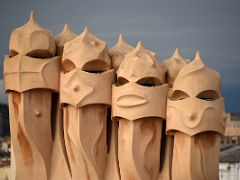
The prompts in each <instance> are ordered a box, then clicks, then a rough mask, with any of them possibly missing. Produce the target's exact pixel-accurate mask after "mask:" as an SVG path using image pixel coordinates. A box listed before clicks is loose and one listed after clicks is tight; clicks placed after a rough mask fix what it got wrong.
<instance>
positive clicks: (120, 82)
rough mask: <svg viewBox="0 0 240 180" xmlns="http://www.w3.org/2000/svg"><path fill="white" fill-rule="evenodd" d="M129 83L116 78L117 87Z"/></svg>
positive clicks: (121, 78) (123, 79)
mask: <svg viewBox="0 0 240 180" xmlns="http://www.w3.org/2000/svg"><path fill="white" fill-rule="evenodd" d="M128 82H129V81H128V80H127V79H125V78H124V77H118V78H117V86H122V85H124V84H127V83H128Z"/></svg>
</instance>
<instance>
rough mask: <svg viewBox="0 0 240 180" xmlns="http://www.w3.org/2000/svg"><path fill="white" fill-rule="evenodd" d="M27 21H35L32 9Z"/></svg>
mask: <svg viewBox="0 0 240 180" xmlns="http://www.w3.org/2000/svg"><path fill="white" fill-rule="evenodd" d="M29 22H31V23H36V17H35V12H34V11H31V13H30V16H29Z"/></svg>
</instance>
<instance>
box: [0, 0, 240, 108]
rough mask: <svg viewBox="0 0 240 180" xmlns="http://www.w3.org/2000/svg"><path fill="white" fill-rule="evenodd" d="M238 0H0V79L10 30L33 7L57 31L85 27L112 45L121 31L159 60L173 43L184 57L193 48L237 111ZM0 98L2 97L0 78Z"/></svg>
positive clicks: (77, 30) (39, 18)
mask: <svg viewBox="0 0 240 180" xmlns="http://www.w3.org/2000/svg"><path fill="white" fill-rule="evenodd" d="M239 9H240V1H239V0H211V1H209V0H95V1H93V0H87V1H83V0H71V1H70V0H69V1H66V0H41V1H39V0H31V1H29V0H28V1H27V0H21V1H19V0H3V1H1V5H0V57H2V58H1V60H0V61H1V63H0V79H2V78H3V74H2V72H3V67H2V66H3V59H4V55H5V54H8V41H9V37H10V34H11V31H12V30H13V29H15V28H16V27H19V26H22V25H23V24H24V23H26V21H27V20H28V16H29V14H30V11H32V10H34V11H35V13H36V18H37V21H38V22H39V23H40V24H41V25H43V26H44V27H46V28H48V29H50V30H51V31H52V32H53V33H54V34H57V33H59V32H60V31H61V29H62V28H63V25H64V24H65V23H69V25H70V27H71V29H72V30H73V31H74V32H75V33H77V34H79V33H81V32H82V30H83V28H84V27H85V26H88V27H89V29H90V31H91V32H92V33H93V34H95V35H96V36H98V37H100V38H101V39H103V40H105V41H106V42H107V43H108V46H109V47H112V46H113V45H114V43H115V42H116V41H117V38H118V35H119V34H123V35H124V36H125V39H126V41H127V42H128V43H130V44H131V45H133V46H135V45H136V43H137V42H138V41H139V40H141V41H142V42H143V44H144V46H145V47H146V48H148V49H150V50H152V51H155V52H156V53H157V55H158V58H159V60H160V61H162V60H164V59H166V58H168V57H170V55H171V54H172V53H173V51H174V50H175V49H176V48H179V49H180V51H181V52H182V55H183V57H184V58H186V59H193V58H194V54H195V52H196V51H197V50H199V51H200V52H201V55H202V57H203V60H204V61H205V63H206V64H207V65H208V66H210V67H211V68H214V69H216V70H218V71H219V72H220V73H221V77H222V95H223V96H224V97H225V106H226V111H228V112H240V80H239V79H238V78H239V77H240V50H239V49H240V21H239V17H240V10H239ZM0 102H7V100H6V96H5V95H4V90H3V83H2V81H1V80H0Z"/></svg>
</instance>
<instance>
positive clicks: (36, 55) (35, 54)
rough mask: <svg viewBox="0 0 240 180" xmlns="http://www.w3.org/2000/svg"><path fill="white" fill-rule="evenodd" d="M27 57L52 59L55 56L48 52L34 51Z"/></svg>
mask: <svg viewBox="0 0 240 180" xmlns="http://www.w3.org/2000/svg"><path fill="white" fill-rule="evenodd" d="M26 56H29V57H33V58H51V57H53V55H52V54H51V53H50V52H49V51H47V50H41V49H38V50H33V51H30V52H29V53H27V54H26Z"/></svg>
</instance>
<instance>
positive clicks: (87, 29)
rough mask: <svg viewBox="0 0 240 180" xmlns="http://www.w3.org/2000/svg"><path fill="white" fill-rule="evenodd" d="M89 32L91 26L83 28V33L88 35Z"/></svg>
mask: <svg viewBox="0 0 240 180" xmlns="http://www.w3.org/2000/svg"><path fill="white" fill-rule="evenodd" d="M88 33H90V31H89V28H88V27H87V26H85V28H84V30H83V34H84V35H86V34H88Z"/></svg>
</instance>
